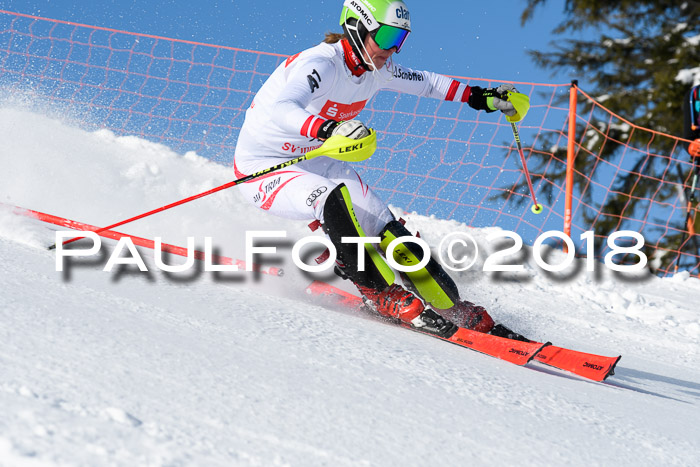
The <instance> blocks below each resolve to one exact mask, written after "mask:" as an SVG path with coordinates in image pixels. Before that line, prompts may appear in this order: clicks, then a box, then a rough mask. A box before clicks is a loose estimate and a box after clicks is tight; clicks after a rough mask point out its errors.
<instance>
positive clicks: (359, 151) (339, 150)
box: [49, 129, 377, 250]
mask: <svg viewBox="0 0 700 467" xmlns="http://www.w3.org/2000/svg"><path fill="white" fill-rule="evenodd" d="M368 131H369V134H368V135H367V136H365V137H364V138H361V139H358V140H356V139H351V138H348V137H346V136H342V135H334V136H331V137H330V138H328V139H327V140H326V141H325V142H324V143H323V145H321V146H320V147H318V148H316V149H314V150H312V151H309V152H307V153H306V154H304V155H302V156H299V157H297V158H296V159H291V160H288V161H285V162H282V163H281V164H277V165H275V166H272V167H268V168H267V169H264V170H261V171H260V172H256V173H254V174H251V175H246V176H245V177H242V178H239V179H238V180H233V181H232V182H228V183H225V184H223V185H221V186H218V187H216V188H212V189H211V190H207V191H205V192H202V193H199V194H198V195H194V196H190V197H188V198H185V199H181V200H180V201H175V202H174V203H170V204H168V205H165V206H161V207H159V208H157V209H154V210H152V211H148V212H144V213H143V214H139V215H138V216H134V217H130V218H129V219H125V220H123V221H120V222H117V223H115V224H112V225H108V226H107V227H101V228H99V229H97V230H94V232H95V233H97V234H99V233H100V232H104V231H105V230H111V229H113V228H115V227H119V226H121V225H124V224H128V223H129V222H134V221H137V220H139V219H143V218H144V217H148V216H152V215H153V214H157V213H159V212H163V211H166V210H168V209H171V208H174V207H175V206H180V205H182V204H185V203H189V202H190V201H194V200H196V199H199V198H202V197H204V196H208V195H211V194H212V193H216V192H218V191H221V190H225V189H226V188H231V187H232V186H235V185H238V184H239V183H245V182H248V181H250V180H254V179H256V178H260V177H262V176H263V175H267V174H269V173H270V172H274V171H275V170H279V169H283V168H285V167H289V166H290V165H294V164H297V163H299V162H302V161H305V160H307V159H313V158H315V157H321V156H325V157H330V158H332V159H336V160H340V161H347V162H359V161H363V160H366V159H369V157H371V156H372V154H373V153H374V151H375V150H376V149H377V133H376V132H375V131H374V130H372V129H368ZM81 238H85V237H76V238H72V239H70V240H66V241H65V242H63V245H67V244H69V243H72V242H75V241H78V240H80V239H81ZM54 248H56V244H55V243H54V244H53V245H51V246H50V247H49V250H53V249H54Z"/></svg>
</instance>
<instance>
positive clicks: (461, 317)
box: [446, 300, 494, 332]
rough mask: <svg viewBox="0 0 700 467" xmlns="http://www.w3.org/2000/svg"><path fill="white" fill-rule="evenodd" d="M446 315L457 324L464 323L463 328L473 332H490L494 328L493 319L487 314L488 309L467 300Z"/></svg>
mask: <svg viewBox="0 0 700 467" xmlns="http://www.w3.org/2000/svg"><path fill="white" fill-rule="evenodd" d="M446 314H447V316H449V317H450V318H451V319H452V321H454V322H455V323H464V324H463V325H462V327H465V328H467V329H471V330H472V331H477V332H490V331H491V329H493V326H494V322H493V319H492V318H491V316H489V314H488V313H487V312H486V308H484V307H483V306H479V305H475V304H473V303H472V302H468V301H466V300H462V301H461V302H459V303H457V304H456V305H455V306H453V307H452V308H450V309H449V310H447V313H446Z"/></svg>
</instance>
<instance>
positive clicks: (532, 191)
mask: <svg viewBox="0 0 700 467" xmlns="http://www.w3.org/2000/svg"><path fill="white" fill-rule="evenodd" d="M510 128H511V129H512V130H513V137H514V138H515V144H516V145H517V146H518V153H520V160H521V161H522V163H523V172H525V179H526V180H527V186H528V187H529V188H530V196H531V197H532V203H533V205H532V208H530V210H531V211H532V213H533V214H541V213H542V211H543V209H544V208H543V207H542V205H541V204H538V203H537V198H536V197H535V189H534V188H533V187H532V180H531V179H530V172H529V171H528V170H527V161H526V160H525V154H523V147H522V145H521V144H520V134H519V133H518V127H516V126H515V122H510Z"/></svg>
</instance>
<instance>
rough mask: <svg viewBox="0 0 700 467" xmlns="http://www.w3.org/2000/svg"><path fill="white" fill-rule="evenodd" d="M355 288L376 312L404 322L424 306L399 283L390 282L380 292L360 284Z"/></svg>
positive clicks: (413, 317) (411, 318) (414, 316)
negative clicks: (390, 283)
mask: <svg viewBox="0 0 700 467" xmlns="http://www.w3.org/2000/svg"><path fill="white" fill-rule="evenodd" d="M357 288H358V289H359V290H360V292H361V293H362V296H363V297H364V298H365V303H368V304H369V306H370V307H371V308H372V309H374V310H375V311H376V312H377V313H379V314H381V315H384V316H390V317H392V318H398V319H400V320H401V321H403V322H404V323H410V322H411V321H413V320H414V319H415V318H417V317H418V316H419V315H420V314H421V313H422V312H423V309H424V308H425V307H424V306H423V302H421V301H420V299H419V298H418V297H416V296H415V295H413V294H412V293H411V292H409V291H408V290H406V289H404V288H403V287H401V286H400V285H399V284H392V285H390V286H389V287H387V288H386V289H384V290H382V291H381V292H380V291H378V290H375V289H371V288H369V287H362V286H361V285H358V286H357Z"/></svg>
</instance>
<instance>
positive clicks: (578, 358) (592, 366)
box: [535, 345, 622, 381]
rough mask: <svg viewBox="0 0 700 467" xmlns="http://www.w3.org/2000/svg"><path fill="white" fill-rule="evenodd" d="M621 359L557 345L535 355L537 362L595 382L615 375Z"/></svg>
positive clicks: (619, 356)
mask: <svg viewBox="0 0 700 467" xmlns="http://www.w3.org/2000/svg"><path fill="white" fill-rule="evenodd" d="M621 358H622V356H621V355H618V356H617V357H605V356H602V355H595V354H590V353H585V352H579V351H578V350H571V349H565V348H563V347H557V346H556V345H550V346H547V347H545V348H543V349H542V350H540V351H539V352H538V353H537V355H535V361H538V362H540V363H544V364H545V365H549V366H552V367H554V368H558V369H560V370H565V371H568V372H569V373H573V374H575V375H578V376H582V377H584V378H587V379H591V380H593V381H604V380H605V378H607V377H608V376H612V375H614V374H615V366H616V365H617V362H619V361H620V359H621Z"/></svg>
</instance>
